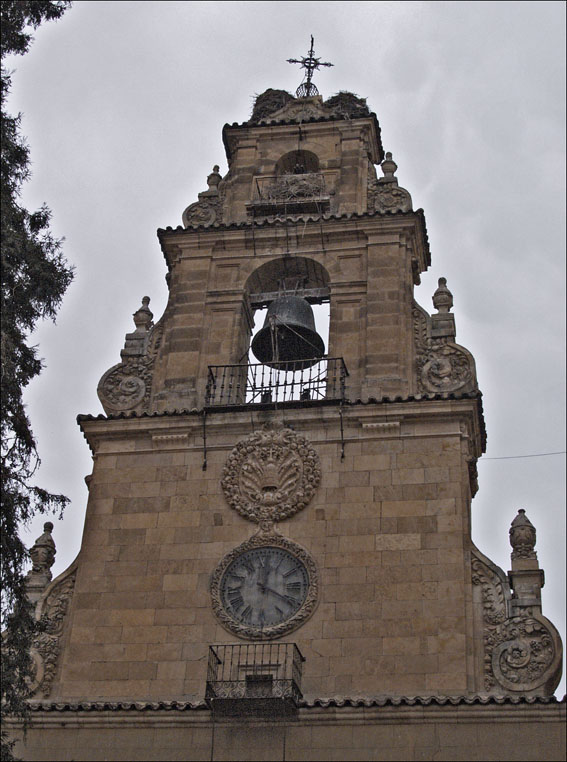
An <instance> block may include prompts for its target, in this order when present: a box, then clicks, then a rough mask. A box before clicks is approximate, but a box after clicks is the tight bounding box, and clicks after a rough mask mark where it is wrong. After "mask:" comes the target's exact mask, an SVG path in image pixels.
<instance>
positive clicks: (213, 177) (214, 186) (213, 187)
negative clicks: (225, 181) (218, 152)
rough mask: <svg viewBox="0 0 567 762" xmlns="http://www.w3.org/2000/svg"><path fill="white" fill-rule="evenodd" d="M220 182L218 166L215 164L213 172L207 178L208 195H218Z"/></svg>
mask: <svg viewBox="0 0 567 762" xmlns="http://www.w3.org/2000/svg"><path fill="white" fill-rule="evenodd" d="M221 180H222V176H221V175H220V173H219V165H218V164H215V166H214V167H213V171H212V172H211V174H210V175H209V176H208V177H207V185H208V186H209V193H215V194H216V193H218V192H219V188H218V186H219V183H220V181H221Z"/></svg>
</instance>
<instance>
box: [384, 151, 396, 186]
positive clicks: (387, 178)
mask: <svg viewBox="0 0 567 762" xmlns="http://www.w3.org/2000/svg"><path fill="white" fill-rule="evenodd" d="M380 166H381V167H382V172H383V173H384V177H381V178H380V182H382V183H396V185H397V184H398V180H397V178H396V177H394V172H395V171H396V169H397V168H398V165H397V164H396V162H395V161H394V160H393V159H392V154H391V152H390V151H388V152H387V153H386V158H385V159H384V161H383V162H382V164H380Z"/></svg>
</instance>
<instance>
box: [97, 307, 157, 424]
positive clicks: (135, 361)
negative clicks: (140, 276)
mask: <svg viewBox="0 0 567 762" xmlns="http://www.w3.org/2000/svg"><path fill="white" fill-rule="evenodd" d="M149 302H150V298H149V297H148V296H145V297H144V298H143V299H142V306H141V307H140V308H139V309H138V310H137V311H136V312H135V313H134V315H133V319H134V325H135V326H136V330H135V331H133V332H132V333H127V334H126V340H125V344H124V349H123V350H122V351H121V353H120V354H121V356H122V362H120V363H118V364H117V365H114V366H113V367H112V368H110V369H109V370H107V371H106V373H105V374H104V375H103V376H102V378H101V379H100V381H99V383H98V387H97V394H98V397H99V399H100V402H101V404H102V406H103V408H104V411H105V413H107V415H115V414H117V413H131V412H135V413H142V412H146V411H147V410H148V409H149V404H150V393H151V387H152V379H153V368H154V360H155V356H156V354H157V350H158V348H159V345H160V342H161V335H162V331H163V327H162V324H161V323H158V324H157V325H154V324H153V323H152V318H153V314H152V312H151V311H150V309H149V307H148V304H149Z"/></svg>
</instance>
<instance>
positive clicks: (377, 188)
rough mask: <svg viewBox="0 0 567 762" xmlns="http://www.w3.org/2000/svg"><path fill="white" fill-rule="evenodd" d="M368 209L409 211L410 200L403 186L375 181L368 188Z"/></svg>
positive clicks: (410, 208) (410, 207)
mask: <svg viewBox="0 0 567 762" xmlns="http://www.w3.org/2000/svg"><path fill="white" fill-rule="evenodd" d="M368 210H369V211H376V212H411V210H412V200H411V196H410V194H409V192H408V191H407V190H406V189H405V188H399V187H398V186H397V185H394V184H393V183H392V184H384V185H380V184H379V183H376V185H373V186H371V187H369V189H368Z"/></svg>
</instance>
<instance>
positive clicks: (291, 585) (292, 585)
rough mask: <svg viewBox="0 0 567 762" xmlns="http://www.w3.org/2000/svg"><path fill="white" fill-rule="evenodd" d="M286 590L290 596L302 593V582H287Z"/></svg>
mask: <svg viewBox="0 0 567 762" xmlns="http://www.w3.org/2000/svg"><path fill="white" fill-rule="evenodd" d="M285 590H286V593H289V594H290V595H293V594H294V593H300V592H301V582H286V585H285Z"/></svg>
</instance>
